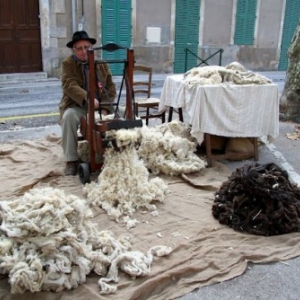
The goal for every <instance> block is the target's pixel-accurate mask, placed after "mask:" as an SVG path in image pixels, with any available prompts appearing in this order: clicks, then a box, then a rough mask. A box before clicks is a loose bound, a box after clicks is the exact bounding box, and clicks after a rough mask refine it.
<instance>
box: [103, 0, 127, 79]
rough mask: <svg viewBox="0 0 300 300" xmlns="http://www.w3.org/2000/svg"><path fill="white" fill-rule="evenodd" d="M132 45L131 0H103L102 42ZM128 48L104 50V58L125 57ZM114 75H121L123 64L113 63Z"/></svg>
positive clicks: (125, 45)
mask: <svg viewBox="0 0 300 300" xmlns="http://www.w3.org/2000/svg"><path fill="white" fill-rule="evenodd" d="M107 43H116V44H118V45H121V46H124V47H130V46H131V0H102V44H103V45H105V44H107ZM125 58H126V50H118V51H115V52H107V51H104V52H103V59H125ZM110 67H111V71H112V73H113V75H121V74H122V72H123V64H112V65H111V66H110Z"/></svg>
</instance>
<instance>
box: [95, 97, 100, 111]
mask: <svg viewBox="0 0 300 300" xmlns="http://www.w3.org/2000/svg"><path fill="white" fill-rule="evenodd" d="M94 107H95V109H98V108H99V101H98V100H97V99H96V98H94Z"/></svg>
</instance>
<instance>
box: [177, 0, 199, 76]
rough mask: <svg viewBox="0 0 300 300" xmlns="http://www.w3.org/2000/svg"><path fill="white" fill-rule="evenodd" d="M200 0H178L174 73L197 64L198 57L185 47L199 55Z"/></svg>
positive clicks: (182, 71) (181, 71)
mask: <svg viewBox="0 0 300 300" xmlns="http://www.w3.org/2000/svg"><path fill="white" fill-rule="evenodd" d="M200 2H201V1H200V0H176V21H175V53H174V73H184V72H185V70H189V69H191V68H193V67H195V66H196V64H197V57H195V56H193V55H191V54H188V55H187V62H185V58H186V56H185V48H187V47H188V48H189V50H191V51H192V52H193V53H195V54H196V55H198V44H199V19H200Z"/></svg>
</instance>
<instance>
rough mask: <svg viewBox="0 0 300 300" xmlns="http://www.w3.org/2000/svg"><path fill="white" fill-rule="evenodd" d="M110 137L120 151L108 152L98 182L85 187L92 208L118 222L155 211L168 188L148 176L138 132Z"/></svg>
mask: <svg viewBox="0 0 300 300" xmlns="http://www.w3.org/2000/svg"><path fill="white" fill-rule="evenodd" d="M109 134H110V135H114V136H115V138H116V142H117V145H118V147H119V148H120V151H116V150H115V149H114V148H107V149H106V151H105V154H104V157H105V159H104V165H103V168H102V171H101V173H100V175H99V177H98V182H92V183H90V184H86V185H85V186H84V187H83V192H84V194H85V195H86V196H87V199H88V202H89V203H90V204H91V205H92V206H100V207H101V208H102V209H103V210H105V211H106V213H107V214H108V216H109V217H110V218H111V219H112V220H115V221H117V222H119V221H120V217H121V216H132V214H133V213H134V212H135V211H136V210H138V209H139V208H146V209H148V210H149V211H154V210H156V206H155V205H154V204H153V202H154V201H159V202H163V201H164V198H165V195H166V193H167V192H168V187H167V185H166V184H165V183H164V181H163V180H162V179H161V178H158V177H155V178H149V172H148V170H147V168H146V167H145V165H144V162H143V161H142V160H141V159H140V158H139V157H138V154H137V151H136V148H135V144H136V142H137V140H138V139H139V132H138V131H136V130H126V129H120V130H117V131H114V132H113V131H111V132H110V133H109ZM122 221H123V222H125V223H127V226H128V227H127V228H130V227H132V226H135V224H136V222H132V220H131V219H128V218H124V219H123V220H122ZM130 221H131V223H128V222H130ZM130 224H131V225H130Z"/></svg>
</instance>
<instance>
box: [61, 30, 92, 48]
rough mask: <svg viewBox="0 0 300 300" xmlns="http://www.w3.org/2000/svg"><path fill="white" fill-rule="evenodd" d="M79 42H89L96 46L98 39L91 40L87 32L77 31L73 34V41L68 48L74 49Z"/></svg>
mask: <svg viewBox="0 0 300 300" xmlns="http://www.w3.org/2000/svg"><path fill="white" fill-rule="evenodd" d="M78 41H89V42H90V43H91V44H92V45H94V44H96V42H97V41H96V39H93V38H90V37H89V35H88V34H87V33H86V32H85V31H83V30H82V31H76V32H74V33H73V36H72V41H70V42H69V43H68V44H67V47H68V48H73V45H74V44H75V43H76V42H78Z"/></svg>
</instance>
